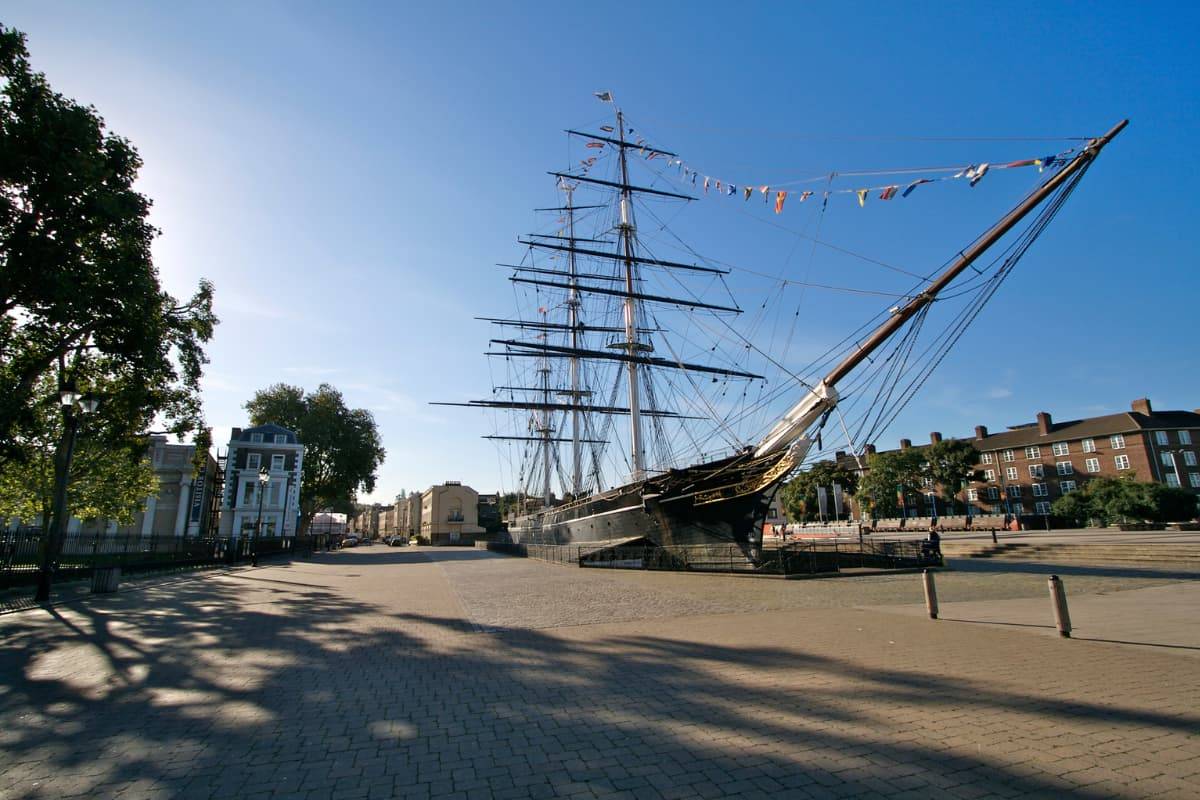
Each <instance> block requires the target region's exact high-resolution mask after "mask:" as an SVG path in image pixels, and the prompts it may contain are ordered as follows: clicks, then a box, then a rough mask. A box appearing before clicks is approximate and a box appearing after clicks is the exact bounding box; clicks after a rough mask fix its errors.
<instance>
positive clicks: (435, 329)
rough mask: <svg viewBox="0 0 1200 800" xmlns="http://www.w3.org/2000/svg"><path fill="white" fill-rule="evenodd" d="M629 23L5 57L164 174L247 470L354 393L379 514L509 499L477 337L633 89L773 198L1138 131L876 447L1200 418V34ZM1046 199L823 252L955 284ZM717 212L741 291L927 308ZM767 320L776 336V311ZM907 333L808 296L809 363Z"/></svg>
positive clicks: (217, 15)
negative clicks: (980, 431)
mask: <svg viewBox="0 0 1200 800" xmlns="http://www.w3.org/2000/svg"><path fill="white" fill-rule="evenodd" d="M620 8H621V9H622V10H623V13H618V11H617V7H614V6H609V5H598V4H594V3H593V4H568V3H532V2H529V3H511V4H497V3H465V2H464V3H455V2H446V3H425V4H416V3H404V4H401V3H366V2H352V3H344V4H336V7H335V6H334V4H317V3H304V2H266V1H265V0H264V1H263V2H255V3H221V2H207V3H203V4H201V3H184V2H179V3H150V2H142V3H125V2H106V3H72V2H12V1H11V0H10V2H6V3H5V4H4V5H3V7H2V8H0V21H2V22H3V23H4V24H6V25H9V26H12V27H16V28H17V29H19V30H22V31H24V32H25V33H26V34H27V36H28V44H29V49H30V52H31V56H32V61H33V64H34V67H35V68H36V69H38V70H40V71H42V72H45V73H46V75H47V77H48V78H49V80H50V82H51V85H53V86H54V87H55V88H56V89H57V90H59V91H61V92H63V93H64V94H66V95H68V96H71V97H74V98H75V99H77V100H79V101H81V102H85V103H88V104H91V105H94V106H95V107H96V108H97V109H98V110H99V112H100V113H101V114H102V115H103V117H104V118H105V120H106V122H107V124H108V126H109V128H110V130H112V131H114V132H115V133H118V134H119V135H121V136H124V137H126V138H128V139H129V140H130V141H132V142H133V144H134V145H135V146H136V147H137V148H138V150H139V151H140V153H141V155H142V157H143V159H144V161H145V166H144V169H143V171H142V174H141V177H140V182H139V186H140V188H141V190H142V191H143V192H145V193H146V194H147V195H148V196H149V197H151V198H152V200H153V202H154V208H153V213H152V221H153V222H154V224H155V225H156V226H157V227H158V228H160V229H161V231H162V234H161V236H160V237H159V238H158V240H157V242H156V245H155V249H154V257H155V262H156V265H157V268H158V270H159V272H160V275H161V279H162V281H163V283H164V285H165V287H166V288H167V289H168V290H169V291H171V292H172V293H174V294H176V295H178V296H182V295H187V294H189V293H190V292H191V291H193V290H194V288H195V286H196V283H197V281H199V280H200V279H201V278H208V279H210V280H212V281H213V282H214V284H215V286H216V310H217V314H218V316H219V317H220V318H221V324H220V326H219V327H218V330H217V332H216V335H215V337H214V339H213V341H212V342H211V344H210V346H209V348H208V354H209V356H210V358H211V363H210V364H209V366H208V369H207V372H206V375H205V378H204V402H205V411H206V415H207V418H208V420H209V422H210V424H211V425H212V426H213V428H214V439H215V441H217V442H218V443H221V442H225V441H227V440H228V436H229V430H230V428H231V427H233V426H243V425H245V424H246V417H245V411H244V409H243V404H244V403H245V402H246V401H247V400H248V399H249V398H250V397H251V396H252V395H253V393H254V391H255V390H257V389H260V388H263V387H266V386H268V385H270V384H273V383H277V382H284V383H289V384H294V385H299V386H301V387H304V388H305V389H308V390H312V389H315V388H316V387H317V386H318V385H319V384H321V383H323V382H328V383H330V384H332V385H334V386H335V387H337V388H338V389H340V390H341V391H342V392H343V393H344V395H345V398H346V400H347V402H348V404H350V405H351V406H352V407H360V408H366V409H369V410H370V411H372V413H373V414H374V415H375V418H376V420H377V423H378V425H379V430H380V433H381V436H382V439H383V443H384V446H385V447H386V449H387V460H386V462H385V463H384V465H383V466H382V467H381V469H380V471H379V475H378V482H377V487H376V490H375V492H374V493H373V494H371V495H367V496H365V498H364V499H368V500H378V501H385V502H386V501H387V500H389V499H390V498H393V497H395V495H396V494H397V493H398V492H399V491H400V490H401V489H405V490H409V491H411V490H413V489H419V488H425V487H427V486H429V485H430V484H434V483H440V482H442V481H445V480H461V481H463V482H465V483H468V484H470V485H472V486H474V487H475V488H476V489H478V490H479V491H494V490H496V489H509V488H512V487H511V486H507V485H505V481H507V480H510V479H509V478H506V477H505V476H504V474H503V471H502V469H501V466H502V462H501V459H500V458H498V454H497V451H496V448H495V447H494V446H493V445H492V444H491V443H489V442H487V441H484V440H482V439H481V438H480V436H481V434H484V433H488V432H490V431H489V430H488V424H487V423H486V422H485V420H484V419H483V418H482V417H481V416H479V415H478V414H477V412H474V411H470V410H466V409H454V408H447V407H439V406H431V405H429V403H430V401H436V400H447V399H449V400H460V399H467V398H470V397H486V396H488V394H489V393H490V388H491V382H490V379H489V375H488V369H487V364H486V359H485V358H484V357H483V355H482V353H483V351H484V350H485V349H486V346H487V340H488V338H490V337H491V336H492V335H494V331H492V330H490V329H489V326H487V325H485V324H483V323H480V322H477V321H475V320H474V319H473V318H474V317H476V316H504V315H505V314H506V313H508V312H509V311H510V310H511V309H509V308H508V307H507V306H508V305H509V304H511V291H510V287H509V285H508V283H507V281H506V280H505V273H503V272H502V271H498V270H497V269H496V267H495V266H494V264H495V263H497V262H504V261H511V260H513V259H516V258H520V254H521V248H520V247H519V245H517V243H516V236H517V235H518V234H524V233H526V232H528V231H530V230H535V229H536V227H535V226H536V225H538V224H540V223H539V221H538V219H537V217H536V215H534V214H533V213H532V212H531V211H530V209H532V208H535V207H540V206H548V205H553V204H555V202H556V201H557V198H556V197H555V191H554V184H553V179H552V178H550V177H549V176H547V175H546V171H547V170H550V169H561V168H562V167H564V166H566V165H568V164H571V163H574V161H575V160H576V159H577V158H578V157H579V156H578V153H579V152H580V151H579V147H580V145H579V143H576V144H574V145H568V142H567V138H566V137H565V136H564V134H563V129H564V128H568V127H583V126H592V127H591V128H589V129H591V130H594V129H595V126H596V125H598V124H603V123H604V122H605V121H607V120H609V119H610V115H611V107H609V106H606V105H604V104H601V103H599V102H598V101H597V100H596V99H595V97H594V96H593V94H592V93H593V92H594V91H596V90H601V89H604V90H610V91H612V92H613V93H614V95H615V97H616V100H617V101H618V103H619V105H620V106H621V107H622V108H623V110H624V111H625V113H626V114H627V116H628V118H629V121H630V124H631V125H635V126H637V127H638V129H639V131H643V132H647V133H650V134H652V135H653V137H654V141H655V142H657V143H659V146H661V147H664V148H668V149H671V150H672V151H674V152H677V153H679V154H681V155H684V156H685V157H686V159H687V161H688V162H689V163H692V164H695V165H698V168H702V169H704V170H705V172H706V174H707V173H708V172H711V173H712V174H713V175H714V176H716V177H721V176H727V177H726V179H727V180H734V181H736V182H738V183H746V182H753V183H756V184H757V183H759V182H763V183H769V182H782V181H785V180H795V179H797V178H801V177H809V176H814V175H823V174H827V173H829V172H831V171H838V172H841V173H845V172H847V171H854V170H870V169H874V168H881V167H888V168H891V167H900V166H924V165H934V164H936V165H944V164H958V163H978V162H980V161H987V160H993V161H1001V160H1015V159H1020V158H1030V157H1036V156H1041V155H1044V154H1045V153H1048V152H1054V151H1056V150H1057V149H1059V148H1061V147H1066V146H1070V144H1071V142H1069V141H1067V137H1076V136H1093V135H1097V134H1100V133H1103V132H1104V131H1106V130H1107V129H1108V128H1109V127H1110V126H1111V125H1112V124H1113V123H1115V122H1117V121H1118V120H1120V119H1123V118H1129V119H1130V125H1129V127H1128V129H1127V130H1126V131H1125V132H1123V133H1122V134H1121V136H1120V137H1119V138H1118V139H1117V140H1115V141H1114V143H1113V144H1112V146H1110V147H1109V148H1108V149H1106V150H1105V152H1104V153H1103V155H1102V156H1101V157H1100V159H1098V161H1097V163H1096V165H1095V166H1094V167H1093V168H1092V169H1091V170H1090V171H1089V173H1088V174H1087V176H1086V178H1085V179H1084V181H1083V183H1082V184H1081V185H1080V187H1079V190H1078V191H1077V192H1076V193H1075V194H1074V195H1073V196H1072V198H1071V200H1070V202H1069V203H1068V204H1067V206H1066V208H1065V209H1064V211H1063V212H1062V213H1061V214H1060V215H1059V216H1058V218H1057V219H1056V220H1055V222H1054V224H1053V225H1052V226H1051V228H1050V229H1049V230H1048V231H1047V233H1046V234H1045V235H1044V236H1043V237H1042V238H1041V239H1040V240H1039V241H1038V242H1037V243H1036V244H1035V245H1034V248H1033V249H1032V250H1031V252H1030V253H1029V255H1028V256H1027V257H1026V258H1025V259H1024V260H1023V261H1022V262H1021V264H1020V265H1019V267H1018V269H1017V271H1016V272H1015V273H1014V275H1013V276H1012V278H1010V279H1009V281H1008V282H1007V283H1006V284H1005V285H1004V286H1003V287H1002V288H1001V290H1000V292H999V293H998V294H997V296H996V297H995V299H994V300H993V301H992V302H991V303H990V304H989V305H988V306H987V308H986V309H985V310H984V312H983V313H982V315H981V316H980V317H979V319H978V320H977V321H976V323H975V325H974V326H973V327H972V328H971V330H970V331H969V332H968V333H967V334H966V335H965V336H964V337H963V339H962V340H961V341H960V342H959V343H958V345H957V346H956V348H955V350H954V351H952V353H951V355H950V356H949V357H948V358H947V359H946V360H945V361H944V362H943V363H942V364H941V365H940V367H939V369H938V371H937V372H936V373H935V376H934V379H933V380H931V381H930V382H929V384H927V385H926V386H925V387H924V389H923V390H922V392H921V394H920V395H919V396H918V397H917V399H916V400H915V401H914V402H913V403H912V404H910V405H909V406H908V407H907V408H906V409H905V410H904V411H903V413H902V414H901V415H900V416H899V417H898V418H897V419H896V420H895V421H894V423H893V424H892V425H891V426H890V427H889V428H888V429H887V430H886V431H885V432H883V433H882V434H881V435H880V436H879V437H878V442H879V444H880V446H881V447H887V446H894V445H895V441H896V440H898V439H899V438H900V437H908V438H912V439H913V440H915V441H923V440H926V438H927V435H928V432H930V431H934V430H936V431H941V432H943V433H944V434H946V435H947V436H955V435H968V434H971V433H972V431H973V428H974V426H975V425H978V424H985V425H988V426H989V427H990V428H992V429H993V430H997V429H1003V427H1004V426H1005V425H1010V424H1018V423H1023V422H1030V421H1032V420H1033V418H1034V415H1035V414H1036V413H1037V412H1038V411H1040V410H1046V411H1050V412H1051V413H1053V415H1054V416H1055V418H1056V419H1064V420H1065V419H1072V418H1078V417H1082V416H1091V415H1097V414H1103V413H1113V412H1116V411H1121V410H1125V409H1128V407H1129V402H1130V401H1131V400H1133V399H1134V398H1137V397H1142V396H1148V397H1150V398H1151V400H1152V401H1153V403H1154V405H1155V407H1156V408H1160V409H1193V408H1196V407H1200V370H1197V358H1196V323H1195V320H1196V314H1195V308H1196V298H1197V297H1198V296H1200V277H1198V276H1200V269H1198V267H1200V264H1198V263H1197V261H1198V259H1197V255H1196V253H1197V246H1196V245H1197V235H1198V234H1197V226H1196V225H1195V220H1196V219H1197V218H1198V212H1200V193H1198V192H1197V191H1196V189H1195V184H1196V181H1197V158H1196V155H1195V145H1194V142H1195V141H1196V140H1197V137H1198V135H1200V111H1198V104H1197V103H1196V102H1195V99H1196V97H1197V96H1200V92H1198V90H1200V81H1198V78H1200V69H1198V68H1200V51H1197V49H1196V48H1195V47H1194V45H1193V43H1194V41H1195V39H1196V36H1197V34H1200V12H1198V11H1197V7H1196V6H1195V5H1194V4H1187V3H1147V4H1139V5H1137V6H1136V7H1135V6H1130V5H1129V4H1122V3H1109V2H1088V3H1083V2H1079V3H1053V2H1038V3H1021V2H1009V3H1004V4H983V3H905V4H882V3H836V4H834V3H826V4H815V3H810V4H799V3H794V4H769V3H748V4H736V5H735V4H729V3H716V2H692V3H645V4H639V5H636V6H628V7H626V6H622V7H620ZM624 9H628V10H624ZM1064 142H1065V144H1064ZM569 148H574V149H569ZM1043 151H1045V152H1043ZM1009 172H1010V173H1011V172H1016V171H1009ZM1031 172H1032V171H1031ZM743 176H744V177H743ZM651 177H653V176H651ZM1035 179H1036V176H1033V175H1031V174H1025V175H1022V176H1017V175H1010V174H1009V173H1004V174H1000V175H993V176H989V177H988V178H987V179H986V180H985V181H983V182H981V183H980V185H979V186H978V187H976V188H975V189H970V190H968V189H966V188H965V187H958V186H955V187H941V186H936V187H932V188H930V189H929V190H928V192H926V194H925V195H919V194H914V196H913V197H912V198H911V201H910V200H905V203H906V204H907V205H904V206H902V207H901V206H899V205H895V206H892V205H885V204H882V203H879V202H872V203H870V204H869V205H868V206H867V207H865V208H862V209H859V208H858V207H857V205H856V204H855V203H854V202H853V200H852V199H849V200H847V199H846V198H845V197H843V198H842V199H841V200H840V201H839V202H838V203H837V204H836V207H835V208H833V210H832V211H829V212H827V213H826V214H825V215H823V216H822V217H821V218H820V220H819V222H820V225H821V229H820V238H821V239H822V240H823V241H826V242H830V243H833V244H835V245H837V246H839V247H842V248H846V249H849V250H852V251H853V252H856V253H859V254H865V255H867V256H869V257H871V258H874V259H876V260H880V261H884V262H886V263H889V264H902V265H906V266H910V267H911V268H912V269H913V270H914V271H916V272H919V273H921V274H925V273H927V272H928V271H929V270H931V269H932V268H933V267H936V266H937V265H938V264H941V263H942V262H944V261H945V260H946V259H947V258H949V257H951V256H953V255H954V253H955V252H957V250H958V249H959V248H961V247H962V246H964V245H965V244H966V243H968V242H969V241H970V240H971V238H973V236H974V235H975V233H977V232H979V231H980V230H982V229H983V228H984V227H986V225H987V224H989V223H990V222H991V221H992V220H994V219H995V218H996V217H997V216H999V214H1000V213H1001V212H1002V211H1003V210H1004V209H1005V208H1006V207H1007V206H1008V205H1011V203H1013V202H1015V201H1016V200H1017V199H1019V197H1020V196H1021V195H1022V194H1023V193H1024V192H1026V191H1028V190H1029V189H1030V188H1031V186H1032V182H1033V181H1034V180H1035ZM876 180H877V179H876ZM943 189H945V191H943ZM922 191H925V189H924V187H923V189H922ZM951 191H953V192H954V194H950V192H951ZM918 200H920V202H918ZM791 202H792V205H793V207H795V205H796V204H795V200H794V199H793V200H792V201H791ZM720 203H725V205H724V206H722V205H720ZM814 205H815V204H814ZM686 212H687V214H686V215H685V221H682V222H681V224H682V225H683V227H684V229H685V232H687V233H689V234H690V235H695V236H696V238H697V239H698V240H699V244H698V249H700V250H701V251H702V252H705V253H706V255H707V254H710V253H711V254H712V256H713V257H714V258H717V259H720V260H723V261H725V262H728V263H736V264H738V265H743V264H753V265H754V267H755V269H758V270H760V271H763V272H765V273H768V274H771V275H777V276H791V277H795V276H799V275H803V276H805V278H804V279H808V280H812V281H825V282H828V283H834V284H838V285H850V286H859V287H871V288H875V289H880V290H882V291H885V292H886V291H897V292H899V291H903V288H904V287H903V286H902V285H901V284H902V283H903V281H900V282H898V276H897V275H896V274H894V273H890V272H888V271H886V270H882V269H876V268H872V267H870V265H869V264H867V262H865V261H863V260H862V259H854V258H847V257H844V256H842V255H839V253H838V251H834V250H831V249H828V248H814V247H811V246H810V245H804V246H800V243H802V242H805V241H808V240H804V239H801V238H797V236H796V235H795V232H796V231H807V232H809V233H811V232H812V230H813V227H812V226H813V225H815V224H817V222H818V220H817V218H816V217H815V216H814V214H815V213H816V212H814V211H812V210H811V208H810V207H805V208H796V209H795V211H794V212H793V213H792V214H791V215H781V216H780V217H779V218H778V219H772V217H771V215H770V214H769V213H767V212H766V211H765V210H763V211H760V212H754V213H751V212H747V211H745V210H743V209H736V210H735V209H734V208H733V202H732V201H717V200H714V199H712V198H703V199H701V200H700V201H698V202H696V203H691V204H688V206H687V208H686ZM672 213H674V212H672ZM693 215H694V216H693ZM688 219H690V220H691V221H687V220H688ZM779 225H782V226H785V228H786V229H785V228H780V227H778V226H779ZM798 279H799V278H798ZM745 288H746V291H747V295H746V298H745V300H744V302H746V303H748V304H750V303H753V302H754V299H753V298H754V292H755V291H760V292H761V291H763V290H764V289H763V287H762V286H759V287H758V288H757V289H756V288H755V287H754V286H753V285H750V284H747V285H746V287H745ZM868 300H869V302H868ZM879 303H880V298H878V297H874V298H868V299H863V298H861V297H851V298H847V297H846V296H844V295H837V296H833V297H825V296H824V295H821V294H820V292H818V291H816V290H813V291H812V292H809V293H808V294H806V295H805V299H804V305H802V306H801V309H802V311H803V325H802V331H801V334H800V338H799V341H798V344H797V345H796V346H797V352H802V351H804V350H805V348H808V349H810V350H814V351H815V350H819V349H820V348H821V346H822V345H826V344H828V343H830V342H832V341H834V340H836V339H837V338H840V336H842V335H845V333H847V332H848V331H849V330H851V329H853V328H855V327H857V325H858V324H860V323H861V322H862V321H863V320H864V319H865V318H866V317H869V316H870V314H872V313H874V311H876V310H878V306H879Z"/></svg>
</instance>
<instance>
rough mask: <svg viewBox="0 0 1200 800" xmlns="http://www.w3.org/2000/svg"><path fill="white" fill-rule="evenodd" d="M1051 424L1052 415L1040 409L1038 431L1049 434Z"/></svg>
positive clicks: (1043, 434)
mask: <svg viewBox="0 0 1200 800" xmlns="http://www.w3.org/2000/svg"><path fill="white" fill-rule="evenodd" d="M1050 424H1051V421H1050V415H1049V414H1047V413H1046V412H1045V411H1039V412H1038V432H1039V433H1041V434H1042V436H1047V435H1049V433H1050Z"/></svg>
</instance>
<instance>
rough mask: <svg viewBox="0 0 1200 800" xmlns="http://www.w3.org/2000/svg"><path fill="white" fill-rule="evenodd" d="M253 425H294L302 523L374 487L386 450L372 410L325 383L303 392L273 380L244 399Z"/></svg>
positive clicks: (349, 508) (343, 507) (347, 509)
mask: <svg viewBox="0 0 1200 800" xmlns="http://www.w3.org/2000/svg"><path fill="white" fill-rule="evenodd" d="M246 410H247V411H249V412H250V422H251V423H252V424H254V425H267V424H270V423H274V424H276V425H282V426H283V427H285V428H288V429H289V430H292V431H295V432H296V434H297V435H298V436H299V437H300V442H301V443H302V444H303V445H304V470H303V475H302V476H301V486H300V529H301V531H304V530H307V528H308V524H309V522H311V521H312V518H313V515H314V514H316V513H317V512H318V511H320V510H322V509H332V510H334V511H338V512H342V513H349V514H353V513H355V510H356V505H355V500H356V498H357V496H358V492H359V491H360V490H361V491H364V492H372V491H374V490H375V471H376V470H377V469H378V468H379V465H380V464H382V463H383V458H384V455H385V451H384V449H383V444H382V443H381V441H380V439H379V431H378V430H377V429H376V427H375V418H374V416H372V414H371V412H370V411H367V410H365V409H361V408H357V409H350V408H347V407H346V403H345V400H344V399H343V398H342V393H341V392H339V391H338V390H337V389H335V388H333V387H332V386H330V385H329V384H327V383H323V384H321V386H320V387H318V388H317V390H316V391H315V392H312V393H309V394H306V393H305V392H304V390H303V389H301V388H300V387H299V386H289V385H287V384H283V383H277V384H275V385H273V386H270V387H268V388H267V389H262V390H260V391H258V392H256V393H255V395H254V398H253V399H252V400H250V401H249V402H248V403H246Z"/></svg>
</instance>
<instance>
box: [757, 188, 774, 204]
mask: <svg viewBox="0 0 1200 800" xmlns="http://www.w3.org/2000/svg"><path fill="white" fill-rule="evenodd" d="M758 190H759V191H760V192H762V196H763V202H764V203H765V202H767V200H768V195H769V193H770V191H771V187H770V186H760V187H758Z"/></svg>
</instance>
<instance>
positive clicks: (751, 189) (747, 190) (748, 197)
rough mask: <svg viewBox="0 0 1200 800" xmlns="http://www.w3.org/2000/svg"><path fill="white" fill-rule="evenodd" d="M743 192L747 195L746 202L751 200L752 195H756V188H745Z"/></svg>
mask: <svg viewBox="0 0 1200 800" xmlns="http://www.w3.org/2000/svg"><path fill="white" fill-rule="evenodd" d="M742 192H743V193H744V194H745V195H746V197H745V199H746V200H749V199H750V195H752V194H754V187H753V186H747V187H745V188H743V189H742Z"/></svg>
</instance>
